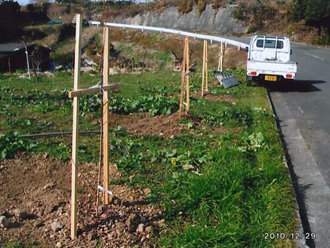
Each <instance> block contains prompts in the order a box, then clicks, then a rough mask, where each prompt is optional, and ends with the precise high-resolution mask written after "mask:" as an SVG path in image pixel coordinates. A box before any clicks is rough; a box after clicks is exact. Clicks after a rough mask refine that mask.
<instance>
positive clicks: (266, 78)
mask: <svg viewBox="0 0 330 248" xmlns="http://www.w3.org/2000/svg"><path fill="white" fill-rule="evenodd" d="M265 80H266V81H277V76H268V75H266V76H265Z"/></svg>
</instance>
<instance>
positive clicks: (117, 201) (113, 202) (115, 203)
mask: <svg viewBox="0 0 330 248" xmlns="http://www.w3.org/2000/svg"><path fill="white" fill-rule="evenodd" d="M111 202H112V204H113V205H117V206H119V205H120V204H121V200H120V199H119V198H118V197H116V196H114V197H113V198H112V200H111Z"/></svg>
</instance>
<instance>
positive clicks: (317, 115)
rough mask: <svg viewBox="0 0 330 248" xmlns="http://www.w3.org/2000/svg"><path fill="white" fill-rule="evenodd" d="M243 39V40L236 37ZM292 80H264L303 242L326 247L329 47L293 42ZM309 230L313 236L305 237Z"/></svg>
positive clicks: (329, 233) (329, 237)
mask: <svg viewBox="0 0 330 248" xmlns="http://www.w3.org/2000/svg"><path fill="white" fill-rule="evenodd" d="M238 40H239V41H241V42H246V43H248V39H246V38H238ZM292 49H293V55H292V61H297V62H298V73H297V77H296V81H295V82H292V83H288V82H286V83H282V84H278V83H269V84H268V83H267V84H266V85H265V86H266V87H267V88H268V89H269V92H270V95H271V98H272V101H273V104H274V107H275V110H276V113H277V115H278V118H279V121H280V126H281V130H282V133H283V137H284V141H285V143H286V146H287V149H288V154H289V163H290V164H291V166H290V167H291V168H292V169H291V170H292V171H291V172H292V174H293V179H294V181H296V183H297V184H298V186H297V191H296V193H297V195H298V201H299V207H300V214H301V218H302V222H303V228H304V232H305V236H306V238H307V240H306V242H307V245H308V246H310V247H320V248H327V247H330V189H329V186H330V49H323V48H316V47H313V46H306V45H300V44H293V45H292ZM311 233H315V234H316V239H315V240H310V239H308V237H309V235H311Z"/></svg>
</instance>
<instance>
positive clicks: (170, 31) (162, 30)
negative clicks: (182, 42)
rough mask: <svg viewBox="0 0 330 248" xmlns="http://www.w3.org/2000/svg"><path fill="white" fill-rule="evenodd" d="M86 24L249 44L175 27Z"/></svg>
mask: <svg viewBox="0 0 330 248" xmlns="http://www.w3.org/2000/svg"><path fill="white" fill-rule="evenodd" d="M88 24H89V25H90V26H92V25H93V26H106V27H116V28H123V29H126V28H127V29H136V30H141V31H142V32H144V31H152V32H160V33H167V34H175V35H181V36H185V37H192V38H194V39H200V40H208V41H210V42H211V44H212V43H213V42H215V43H221V42H223V43H225V44H229V45H232V46H236V47H238V49H240V50H245V49H247V48H248V47H249V46H248V45H247V44H245V43H242V42H238V41H234V40H230V39H226V38H221V37H217V36H212V35H204V34H196V33H190V32H186V31H180V30H175V29H168V28H158V27H149V26H140V25H129V24H122V23H111V22H104V23H101V22H96V21H89V22H88Z"/></svg>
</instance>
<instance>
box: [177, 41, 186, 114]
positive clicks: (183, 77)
mask: <svg viewBox="0 0 330 248" xmlns="http://www.w3.org/2000/svg"><path fill="white" fill-rule="evenodd" d="M186 49H187V45H186V40H184V48H183V53H182V64H181V92H180V105H179V114H180V118H181V116H182V111H183V108H184V102H183V101H184V88H185V87H184V83H185V81H186V80H185V79H186Z"/></svg>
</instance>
